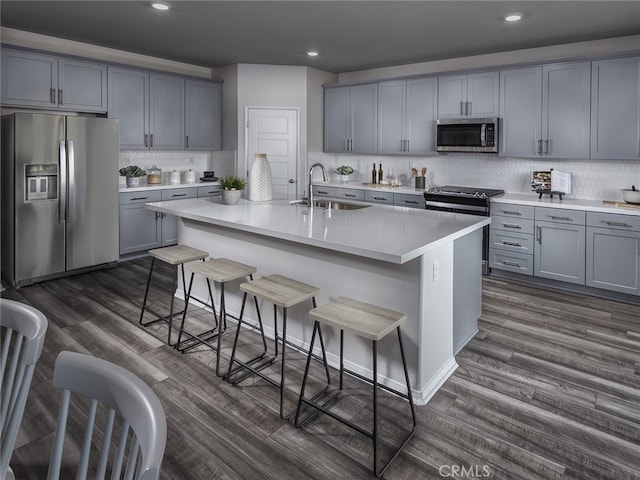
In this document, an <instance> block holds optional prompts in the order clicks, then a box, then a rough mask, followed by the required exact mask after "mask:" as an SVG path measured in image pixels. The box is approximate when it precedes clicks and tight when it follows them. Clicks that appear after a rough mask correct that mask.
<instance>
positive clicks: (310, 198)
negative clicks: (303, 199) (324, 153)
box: [307, 163, 327, 207]
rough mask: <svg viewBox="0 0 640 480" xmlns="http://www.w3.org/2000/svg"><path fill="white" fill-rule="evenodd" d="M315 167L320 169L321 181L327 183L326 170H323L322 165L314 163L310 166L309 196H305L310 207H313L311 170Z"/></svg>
mask: <svg viewBox="0 0 640 480" xmlns="http://www.w3.org/2000/svg"><path fill="white" fill-rule="evenodd" d="M316 167H320V169H321V170H322V180H324V181H325V182H326V181H327V169H326V168H324V165H323V164H321V163H314V164H313V165H311V168H310V169H309V194H308V195H307V200H308V201H309V206H310V207H313V186H312V181H313V169H314V168H316Z"/></svg>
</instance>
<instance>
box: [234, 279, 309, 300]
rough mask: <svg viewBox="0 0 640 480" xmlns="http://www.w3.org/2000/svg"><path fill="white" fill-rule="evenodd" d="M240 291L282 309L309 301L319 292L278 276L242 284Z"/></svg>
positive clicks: (303, 284)
mask: <svg viewBox="0 0 640 480" xmlns="http://www.w3.org/2000/svg"><path fill="white" fill-rule="evenodd" d="M240 290H242V291H243V292H246V293H248V294H249V295H253V296H255V297H259V298H262V299H264V300H267V301H269V302H270V303H273V304H274V305H277V306H278V307H282V308H288V307H292V306H294V305H297V304H298V303H300V302H304V301H305V300H309V299H310V298H313V297H315V296H316V295H317V294H318V293H319V292H320V289H319V288H318V287H314V286H312V285H307V284H306V283H302V282H299V281H297V280H294V279H292V278H288V277H284V276H282V275H278V274H275V275H267V276H266V277H262V278H259V279H257V280H254V281H253V282H247V283H243V284H242V285H240Z"/></svg>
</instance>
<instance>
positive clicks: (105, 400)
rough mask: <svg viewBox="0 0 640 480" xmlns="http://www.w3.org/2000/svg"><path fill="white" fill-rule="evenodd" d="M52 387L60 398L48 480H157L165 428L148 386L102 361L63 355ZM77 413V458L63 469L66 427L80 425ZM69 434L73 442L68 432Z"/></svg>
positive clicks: (59, 358) (57, 362)
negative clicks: (79, 430)
mask: <svg viewBox="0 0 640 480" xmlns="http://www.w3.org/2000/svg"><path fill="white" fill-rule="evenodd" d="M53 385H54V386H55V387H56V388H59V389H61V390H62V396H61V401H60V409H59V414H58V425H57V428H56V434H55V441H54V445H53V450H52V452H51V460H50V462H49V473H48V476H47V480H57V479H59V478H61V477H62V478H69V476H73V478H76V479H86V478H95V479H104V478H105V475H106V474H107V470H110V471H111V475H110V477H109V478H112V479H114V478H124V479H128V480H129V479H130V480H157V479H159V478H160V469H161V466H162V458H163V456H164V450H165V445H166V440H167V423H166V418H165V414H164V409H163V408H162V404H161V403H160V400H159V399H158V397H157V396H156V394H155V393H154V392H153V391H152V390H151V388H149V386H148V385H147V384H146V383H144V382H143V381H142V380H140V379H139V378H138V377H137V376H135V375H134V374H133V373H131V372H129V371H128V370H126V369H124V368H122V367H120V366H118V365H115V364H113V363H111V362H108V361H106V360H102V359H99V358H95V357H92V356H89V355H84V354H80V353H74V352H66V351H65V352H61V353H60V354H59V355H58V358H57V359H56V363H55V367H54V371H53ZM72 394H73V400H72ZM80 413H82V416H83V417H84V416H86V422H85V425H84V436H83V438H82V445H81V447H80V458H79V460H75V457H74V460H73V461H72V462H73V465H69V463H63V449H64V444H65V433H66V430H67V423H69V424H70V425H79V424H81V419H79V418H77V417H78V414H80ZM69 433H70V435H69V437H73V438H76V435H75V432H71V427H70V432H69ZM78 437H80V435H79V434H78ZM90 460H92V461H91V462H90ZM70 469H75V474H74V475H71V474H70V472H69V470H70ZM90 470H91V472H90ZM61 471H62V473H61Z"/></svg>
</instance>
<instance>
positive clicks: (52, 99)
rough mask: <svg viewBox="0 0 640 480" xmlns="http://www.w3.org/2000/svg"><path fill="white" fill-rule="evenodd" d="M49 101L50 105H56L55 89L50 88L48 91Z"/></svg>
mask: <svg viewBox="0 0 640 480" xmlns="http://www.w3.org/2000/svg"><path fill="white" fill-rule="evenodd" d="M49 101H50V102H51V103H56V89H55V88H50V89H49Z"/></svg>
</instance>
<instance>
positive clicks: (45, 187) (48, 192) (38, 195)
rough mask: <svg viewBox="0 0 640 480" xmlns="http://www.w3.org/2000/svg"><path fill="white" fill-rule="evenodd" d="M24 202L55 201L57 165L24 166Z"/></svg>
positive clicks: (56, 193)
mask: <svg viewBox="0 0 640 480" xmlns="http://www.w3.org/2000/svg"><path fill="white" fill-rule="evenodd" d="M24 175H25V189H24V190H25V196H26V198H25V201H27V202H30V201H34V200H55V199H57V198H58V165H56V164H54V163H48V164H32V165H25V174H24Z"/></svg>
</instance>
